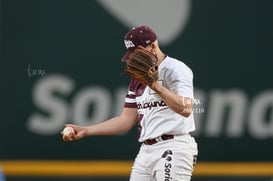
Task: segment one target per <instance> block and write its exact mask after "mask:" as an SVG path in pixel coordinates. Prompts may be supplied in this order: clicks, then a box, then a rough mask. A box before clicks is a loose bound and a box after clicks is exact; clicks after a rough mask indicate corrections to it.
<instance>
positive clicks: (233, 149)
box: [0, 0, 273, 181]
mask: <svg viewBox="0 0 273 181" xmlns="http://www.w3.org/2000/svg"><path fill="white" fill-rule="evenodd" d="M0 2H1V3H0V10H1V15H0V16H1V18H0V28H1V29H0V31H1V37H0V41H1V43H0V48H1V49H0V51H1V52H0V53H1V59H0V62H1V66H0V67H1V71H0V72H1V76H0V77H1V100H2V101H1V104H0V105H1V107H0V109H1V127H0V128H1V131H0V165H2V170H3V171H4V174H5V175H6V179H7V180H8V181H9V180H10V181H19V180H20V181H21V180H28V181H29V180H56V181H57V180H66V181H67V180H71V181H72V180H90V179H92V180H98V181H100V180H127V178H128V175H129V171H130V166H131V164H132V161H133V159H134V157H135V155H136V154H137V150H138V147H139V143H138V142H137V128H136V127H135V128H134V129H132V130H131V131H130V132H128V133H126V134H123V135H117V136H104V137H90V138H85V139H83V140H80V141H78V142H63V141H62V139H61V136H60V131H61V130H62V128H63V125H64V124H65V123H75V124H80V125H88V124H95V123H98V122H101V121H104V120H106V119H108V118H110V117H112V116H115V115H118V114H119V113H120V111H121V109H122V105H123V100H124V96H125V93H126V89H127V84H128V82H129V78H128V77H127V76H126V75H125V74H124V63H123V62H121V61H120V59H121V57H122V56H123V54H124V53H125V52H126V50H125V47H124V44H123V36H124V34H125V33H126V32H127V31H128V30H129V29H130V28H131V27H132V26H133V25H142V24H146V25H150V26H151V27H152V28H153V29H154V30H155V31H156V32H158V36H159V43H160V44H161V47H162V50H163V51H164V52H165V53H167V54H168V55H170V56H172V57H176V58H178V59H180V60H183V61H184V62H185V63H186V64H187V65H188V66H190V67H191V68H192V70H193V72H194V86H195V100H196V102H195V109H194V114H195V118H196V120H195V121H196V125H197V130H196V132H195V133H193V135H194V136H195V137H196V140H197V142H198V144H199V156H198V164H197V166H196V169H195V172H194V179H193V180H194V181H199V180H200V181H203V180H222V181H227V180H250V181H258V180H261V181H269V180H272V177H273V141H272V138H273V73H272V72H273V71H272V70H273V33H272V32H273V24H272V22H273V14H272V12H273V1H272V0H264V1H260V0H237V1H235V0H230V1H227V0H172V1H163V0H158V1H156V3H155V2H154V1H147V2H146V1H136V2H135V1H133V0H130V1H129V0H128V1H121V0H116V1H114V0H108V1H107V0H97V1H88V0H81V1H75V0H55V1H53V0H48V1H43V0H24V1H21V0H1V1H0ZM138 8H139V9H141V11H142V13H139V11H140V10H139V9H138Z"/></svg>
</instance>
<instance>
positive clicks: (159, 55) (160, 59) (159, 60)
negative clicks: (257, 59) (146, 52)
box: [157, 51, 166, 64]
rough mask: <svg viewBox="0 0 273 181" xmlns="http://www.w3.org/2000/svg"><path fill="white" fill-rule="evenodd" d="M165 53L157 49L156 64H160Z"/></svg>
mask: <svg viewBox="0 0 273 181" xmlns="http://www.w3.org/2000/svg"><path fill="white" fill-rule="evenodd" d="M165 57H166V55H165V54H164V53H163V52H162V51H158V54H157V58H158V64H160V63H161V62H162V61H163V60H164V59H165Z"/></svg>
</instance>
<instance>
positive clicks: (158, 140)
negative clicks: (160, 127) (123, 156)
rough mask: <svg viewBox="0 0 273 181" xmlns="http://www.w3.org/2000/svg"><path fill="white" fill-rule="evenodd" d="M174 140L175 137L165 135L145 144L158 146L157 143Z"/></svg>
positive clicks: (146, 141)
mask: <svg viewBox="0 0 273 181" xmlns="http://www.w3.org/2000/svg"><path fill="white" fill-rule="evenodd" d="M173 138H174V136H173V135H167V134H164V135H162V136H159V137H157V138H154V139H149V140H145V141H144V142H143V143H144V144H145V145H153V144H156V143H158V142H160V141H165V140H170V139H173Z"/></svg>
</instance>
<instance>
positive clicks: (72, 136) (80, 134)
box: [61, 124, 86, 141]
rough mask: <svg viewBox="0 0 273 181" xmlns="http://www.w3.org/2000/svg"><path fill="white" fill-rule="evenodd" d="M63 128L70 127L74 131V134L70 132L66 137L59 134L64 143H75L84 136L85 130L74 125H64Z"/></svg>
mask: <svg viewBox="0 0 273 181" xmlns="http://www.w3.org/2000/svg"><path fill="white" fill-rule="evenodd" d="M65 127H72V128H73V129H74V132H71V133H70V134H68V135H65V134H63V132H61V135H62V138H63V140H64V141H75V140H79V139H81V138H83V137H84V136H85V135H86V128H84V127H81V126H77V125H74V124H65Z"/></svg>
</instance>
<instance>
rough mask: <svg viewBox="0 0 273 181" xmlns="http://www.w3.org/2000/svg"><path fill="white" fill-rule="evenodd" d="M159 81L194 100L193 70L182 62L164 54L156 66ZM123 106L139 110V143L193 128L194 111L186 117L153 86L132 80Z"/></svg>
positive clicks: (189, 130) (186, 131)
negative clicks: (163, 98) (171, 107)
mask: <svg viewBox="0 0 273 181" xmlns="http://www.w3.org/2000/svg"><path fill="white" fill-rule="evenodd" d="M158 81H159V83H161V84H162V85H163V86H164V87H166V88H167V89H168V90H170V91H171V92H174V93H175V94H178V95H180V96H183V97H188V98H192V99H193V73H192V71H191V69H190V68H189V67H188V66H187V65H185V64H184V63H183V62H181V61H178V60H177V59H174V58H171V57H169V56H167V57H166V58H165V59H164V60H163V61H162V62H161V63H160V65H159V67H158ZM181 101H182V99H181ZM124 107H131V108H137V110H138V121H139V139H138V140H139V142H143V141H145V140H147V139H153V138H156V137H158V136H161V135H163V134H172V135H181V134H186V133H190V132H191V131H194V130H195V124H194V117H193V114H191V115H190V116H189V117H187V118H186V117H183V116H182V115H180V114H177V113H175V112H174V111H173V110H171V109H170V108H169V107H168V106H167V105H166V104H165V103H164V102H163V101H162V99H161V98H160V97H159V96H158V95H157V94H156V93H155V92H154V91H153V90H152V89H150V88H149V87H148V86H146V85H144V84H142V83H140V82H139V81H137V80H135V79H132V80H131V82H130V85H129V88H128V94H127V96H126V98H125V103H124Z"/></svg>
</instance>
